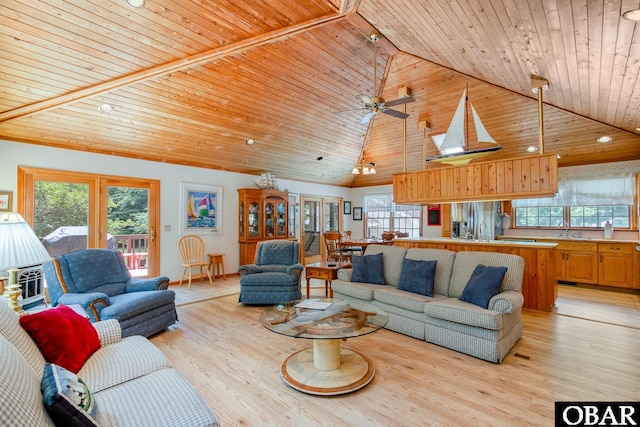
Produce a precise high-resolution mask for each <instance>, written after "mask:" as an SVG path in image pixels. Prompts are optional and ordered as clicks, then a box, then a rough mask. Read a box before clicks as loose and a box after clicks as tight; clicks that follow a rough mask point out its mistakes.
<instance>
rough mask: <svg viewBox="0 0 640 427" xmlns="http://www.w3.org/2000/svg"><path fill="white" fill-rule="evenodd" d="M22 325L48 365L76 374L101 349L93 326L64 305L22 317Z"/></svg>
mask: <svg viewBox="0 0 640 427" xmlns="http://www.w3.org/2000/svg"><path fill="white" fill-rule="evenodd" d="M20 325H22V327H23V328H24V329H25V330H26V331H27V332H28V333H29V335H31V337H32V338H33V340H34V341H35V343H36V345H37V346H38V348H39V349H40V351H41V352H42V355H43V356H44V358H45V360H46V361H47V362H50V363H55V364H57V365H60V366H62V367H63V368H65V369H68V370H70V371H71V372H73V373H77V372H78V371H79V370H80V368H82V365H84V362H85V361H86V360H87V359H88V358H89V356H91V355H92V354H93V353H94V352H95V351H96V350H98V349H99V348H100V339H99V338H98V333H97V332H96V329H95V328H94V327H93V326H92V325H91V322H89V320H88V319H85V318H84V317H82V316H81V315H79V314H78V313H76V312H75V311H74V310H73V309H72V308H70V307H67V306H64V305H60V306H58V307H56V308H51V309H47V310H43V311H40V312H38V313H34V314H29V315H26V316H22V317H21V318H20Z"/></svg>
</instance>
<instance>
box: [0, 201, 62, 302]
mask: <svg viewBox="0 0 640 427" xmlns="http://www.w3.org/2000/svg"><path fill="white" fill-rule="evenodd" d="M50 259H51V256H50V255H49V253H48V252H47V250H46V249H45V248H44V246H43V245H42V242H40V239H38V237H37V236H36V234H35V233H34V232H33V230H32V229H31V227H29V224H27V222H26V221H25V220H24V218H22V216H21V215H20V214H17V213H1V214H0V272H3V271H6V272H7V273H8V275H9V283H8V285H7V286H6V288H5V292H4V295H5V296H6V297H7V300H8V303H9V307H11V308H12V309H13V311H15V312H16V313H18V314H19V315H22V314H23V310H22V306H21V305H20V304H19V302H18V300H19V298H20V296H21V295H22V289H20V283H18V272H19V271H20V270H19V269H20V268H22V267H30V266H34V265H39V264H42V263H44V262H46V261H48V260H50Z"/></svg>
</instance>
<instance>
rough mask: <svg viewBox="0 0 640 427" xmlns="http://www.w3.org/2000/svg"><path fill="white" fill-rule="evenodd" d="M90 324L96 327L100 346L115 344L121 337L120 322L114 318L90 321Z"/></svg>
mask: <svg viewBox="0 0 640 427" xmlns="http://www.w3.org/2000/svg"><path fill="white" fill-rule="evenodd" d="M92 325H93V327H94V328H96V332H97V333H98V338H100V343H101V345H102V347H106V346H108V345H111V344H115V343H117V342H118V341H120V340H121V339H122V329H121V328H120V322H118V321H117V320H116V319H107V320H101V321H100V322H95V323H92Z"/></svg>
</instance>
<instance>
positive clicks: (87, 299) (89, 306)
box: [56, 292, 111, 322]
mask: <svg viewBox="0 0 640 427" xmlns="http://www.w3.org/2000/svg"><path fill="white" fill-rule="evenodd" d="M58 304H63V305H73V304H77V305H80V306H82V308H84V309H85V311H86V312H87V314H88V315H89V319H90V320H91V322H97V321H99V320H100V311H102V309H103V308H104V307H108V306H110V305H111V301H110V300H109V297H108V296H107V294H104V293H102V292H88V293H86V294H75V293H68V294H62V296H61V297H60V298H58ZM56 305H57V304H56Z"/></svg>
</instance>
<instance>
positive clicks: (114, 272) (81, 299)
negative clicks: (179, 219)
mask: <svg viewBox="0 0 640 427" xmlns="http://www.w3.org/2000/svg"><path fill="white" fill-rule="evenodd" d="M42 268H43V270H44V275H45V279H46V280H47V286H48V288H49V296H50V298H51V305H53V306H54V307H55V306H56V305H58V304H64V305H71V304H78V305H81V306H82V307H84V309H85V310H86V311H87V314H89V317H90V320H91V321H92V322H96V321H99V320H106V319H116V320H118V321H119V322H120V327H121V328H122V336H123V337H126V336H129V335H143V336H145V337H148V336H151V335H153V334H155V333H157V332H160V331H161V330H163V329H165V328H166V327H167V326H169V325H172V324H174V323H175V322H176V320H177V319H178V315H177V313H176V306H175V292H173V291H171V290H168V289H167V287H168V286H169V278H168V277H166V276H160V277H155V278H148V279H142V278H132V277H131V274H130V273H129V270H127V267H126V265H125V264H124V260H123V259H122V256H121V255H120V253H119V252H118V251H116V250H112V249H83V250H80V251H76V252H70V253H68V254H64V255H59V256H56V257H54V258H53V259H51V261H47V262H46V263H45V264H44V265H43V266H42Z"/></svg>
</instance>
